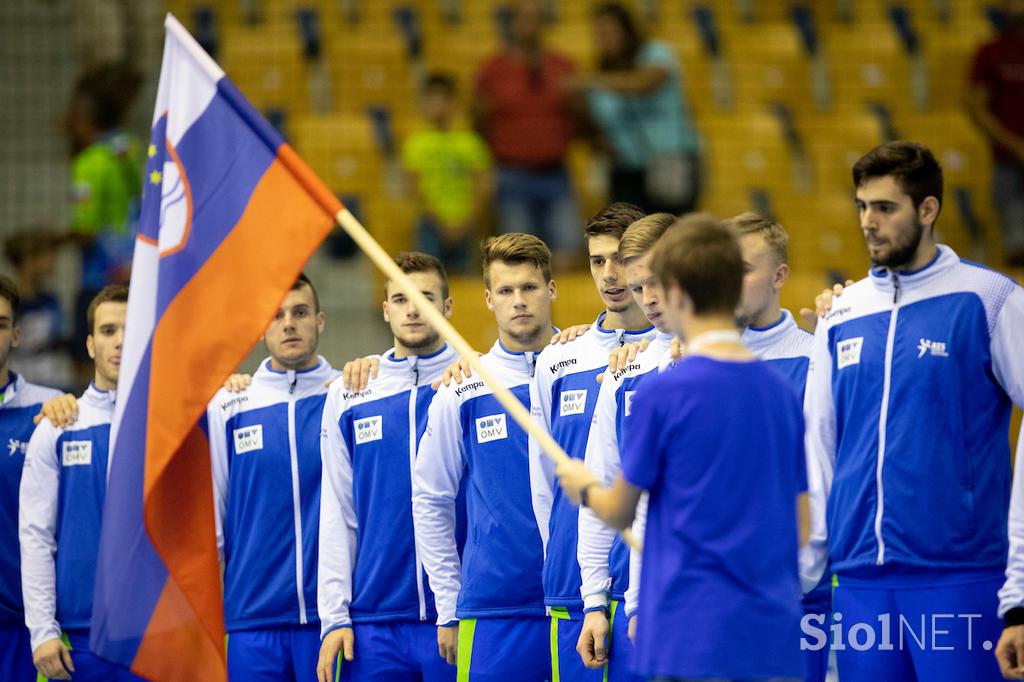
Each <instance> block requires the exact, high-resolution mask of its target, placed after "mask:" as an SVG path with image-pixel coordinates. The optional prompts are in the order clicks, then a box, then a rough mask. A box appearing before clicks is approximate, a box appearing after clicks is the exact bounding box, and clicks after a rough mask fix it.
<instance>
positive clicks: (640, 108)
mask: <svg viewBox="0 0 1024 682" xmlns="http://www.w3.org/2000/svg"><path fill="white" fill-rule="evenodd" d="M593 21H594V35H595V40H596V46H597V54H598V70H597V73H595V74H591V75H586V76H581V77H578V78H576V79H574V81H573V83H572V84H573V85H574V86H575V87H576V88H577V89H582V90H584V91H585V92H586V94H587V101H588V104H589V108H590V115H591V118H592V119H593V121H594V123H595V124H596V126H597V128H598V129H599V130H600V132H601V133H602V135H603V137H604V139H605V142H606V143H607V145H608V147H609V148H610V151H611V155H612V163H611V169H610V174H609V187H610V193H611V196H610V197H609V199H610V200H614V201H628V202H630V203H633V204H636V205H638V206H640V207H641V208H643V209H644V210H646V211H647V212H649V213H653V212H667V213H673V214H675V215H679V214H682V213H688V212H690V211H692V210H693V209H694V208H695V207H696V205H697V199H698V188H699V157H698V146H699V142H698V135H697V129H696V127H695V126H694V123H693V119H692V118H691V116H690V113H689V108H688V106H687V104H686V101H685V99H684V95H683V80H682V69H681V67H680V65H679V61H678V60H677V59H676V56H675V53H674V51H673V49H672V47H671V46H670V45H668V44H667V43H662V42H659V41H655V40H647V39H646V38H644V36H643V35H642V34H641V32H640V31H639V29H638V28H637V26H636V23H635V20H634V19H633V16H632V15H631V14H630V13H629V11H628V10H627V9H626V8H625V7H623V6H622V5H620V4H619V3H614V2H610V3H605V4H602V5H599V6H598V7H597V8H595V10H594V13H593Z"/></svg>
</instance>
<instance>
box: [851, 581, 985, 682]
mask: <svg viewBox="0 0 1024 682" xmlns="http://www.w3.org/2000/svg"><path fill="white" fill-rule="evenodd" d="M1003 581H1004V578H1003V576H1002V574H978V573H974V574H952V575H950V574H947V575H944V576H939V577H936V576H934V575H933V576H921V575H920V574H919V575H916V576H915V575H907V576H892V577H890V576H885V577H884V578H882V579H878V578H868V577H860V576H858V577H851V576H848V575H840V576H839V577H838V579H837V584H836V587H835V590H834V592H833V624H834V626H833V627H834V628H836V627H838V626H840V625H841V626H842V630H841V635H842V637H841V638H839V637H834V638H833V639H834V641H833V642H832V646H833V648H834V649H835V651H836V662H837V666H838V672H839V679H841V680H842V681H843V682H879V680H885V682H925V681H926V680H927V682H947V681H948V682H964V681H965V680H971V682H987V681H988V680H991V681H992V682H996V680H1002V679H1003V677H1002V675H1001V674H1000V673H999V666H998V664H997V663H996V659H995V655H994V653H993V650H994V648H995V645H996V643H997V642H998V641H999V636H1000V634H1002V630H1003V623H1002V620H1001V619H1000V618H999V617H998V616H997V615H996V609H997V607H998V604H999V598H998V596H997V593H998V592H999V588H1000V587H1002V584H1003ZM886 622H888V626H887V625H886ZM871 640H874V641H871ZM869 641H870V645H868V643H869Z"/></svg>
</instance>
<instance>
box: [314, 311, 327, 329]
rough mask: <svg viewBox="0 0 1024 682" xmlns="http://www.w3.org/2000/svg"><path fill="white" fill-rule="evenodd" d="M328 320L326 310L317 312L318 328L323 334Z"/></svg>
mask: <svg viewBox="0 0 1024 682" xmlns="http://www.w3.org/2000/svg"><path fill="white" fill-rule="evenodd" d="M326 322H327V316H326V315H324V311H322V310H321V311H320V312H318V313H317V314H316V330H317V331H318V332H319V333H321V334H323V333H324V326H325V324H326Z"/></svg>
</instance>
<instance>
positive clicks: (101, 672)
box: [64, 630, 145, 682]
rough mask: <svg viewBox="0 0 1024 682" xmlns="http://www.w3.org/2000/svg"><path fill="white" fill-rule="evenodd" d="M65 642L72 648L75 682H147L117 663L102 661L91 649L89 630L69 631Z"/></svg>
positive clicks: (73, 678) (66, 633)
mask: <svg viewBox="0 0 1024 682" xmlns="http://www.w3.org/2000/svg"><path fill="white" fill-rule="evenodd" d="M64 636H65V641H66V643H67V644H68V646H69V647H71V664H72V665H74V666H75V672H74V673H73V674H72V675H71V679H72V680H74V682H145V680H143V679H142V678H141V677H139V676H138V675H133V674H132V673H130V672H128V671H127V670H125V669H124V668H122V667H121V666H119V665H117V664H116V663H111V662H110V661H108V660H105V659H102V658H100V657H99V656H97V655H96V654H94V653H93V652H92V650H91V649H90V648H89V631H88V630H68V631H67V632H65V633H64Z"/></svg>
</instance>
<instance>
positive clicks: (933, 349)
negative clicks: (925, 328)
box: [917, 339, 949, 358]
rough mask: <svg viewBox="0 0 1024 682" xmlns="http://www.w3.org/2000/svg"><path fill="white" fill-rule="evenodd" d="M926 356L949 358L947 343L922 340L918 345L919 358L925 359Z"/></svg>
mask: <svg viewBox="0 0 1024 682" xmlns="http://www.w3.org/2000/svg"><path fill="white" fill-rule="evenodd" d="M925 355H931V356H932V357H933V358H948V357H949V353H948V352H947V351H946V344H945V342H942V341H929V340H928V339H921V340H920V341H919V342H918V344H917V357H918V358H923V357H924V356H925Z"/></svg>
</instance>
